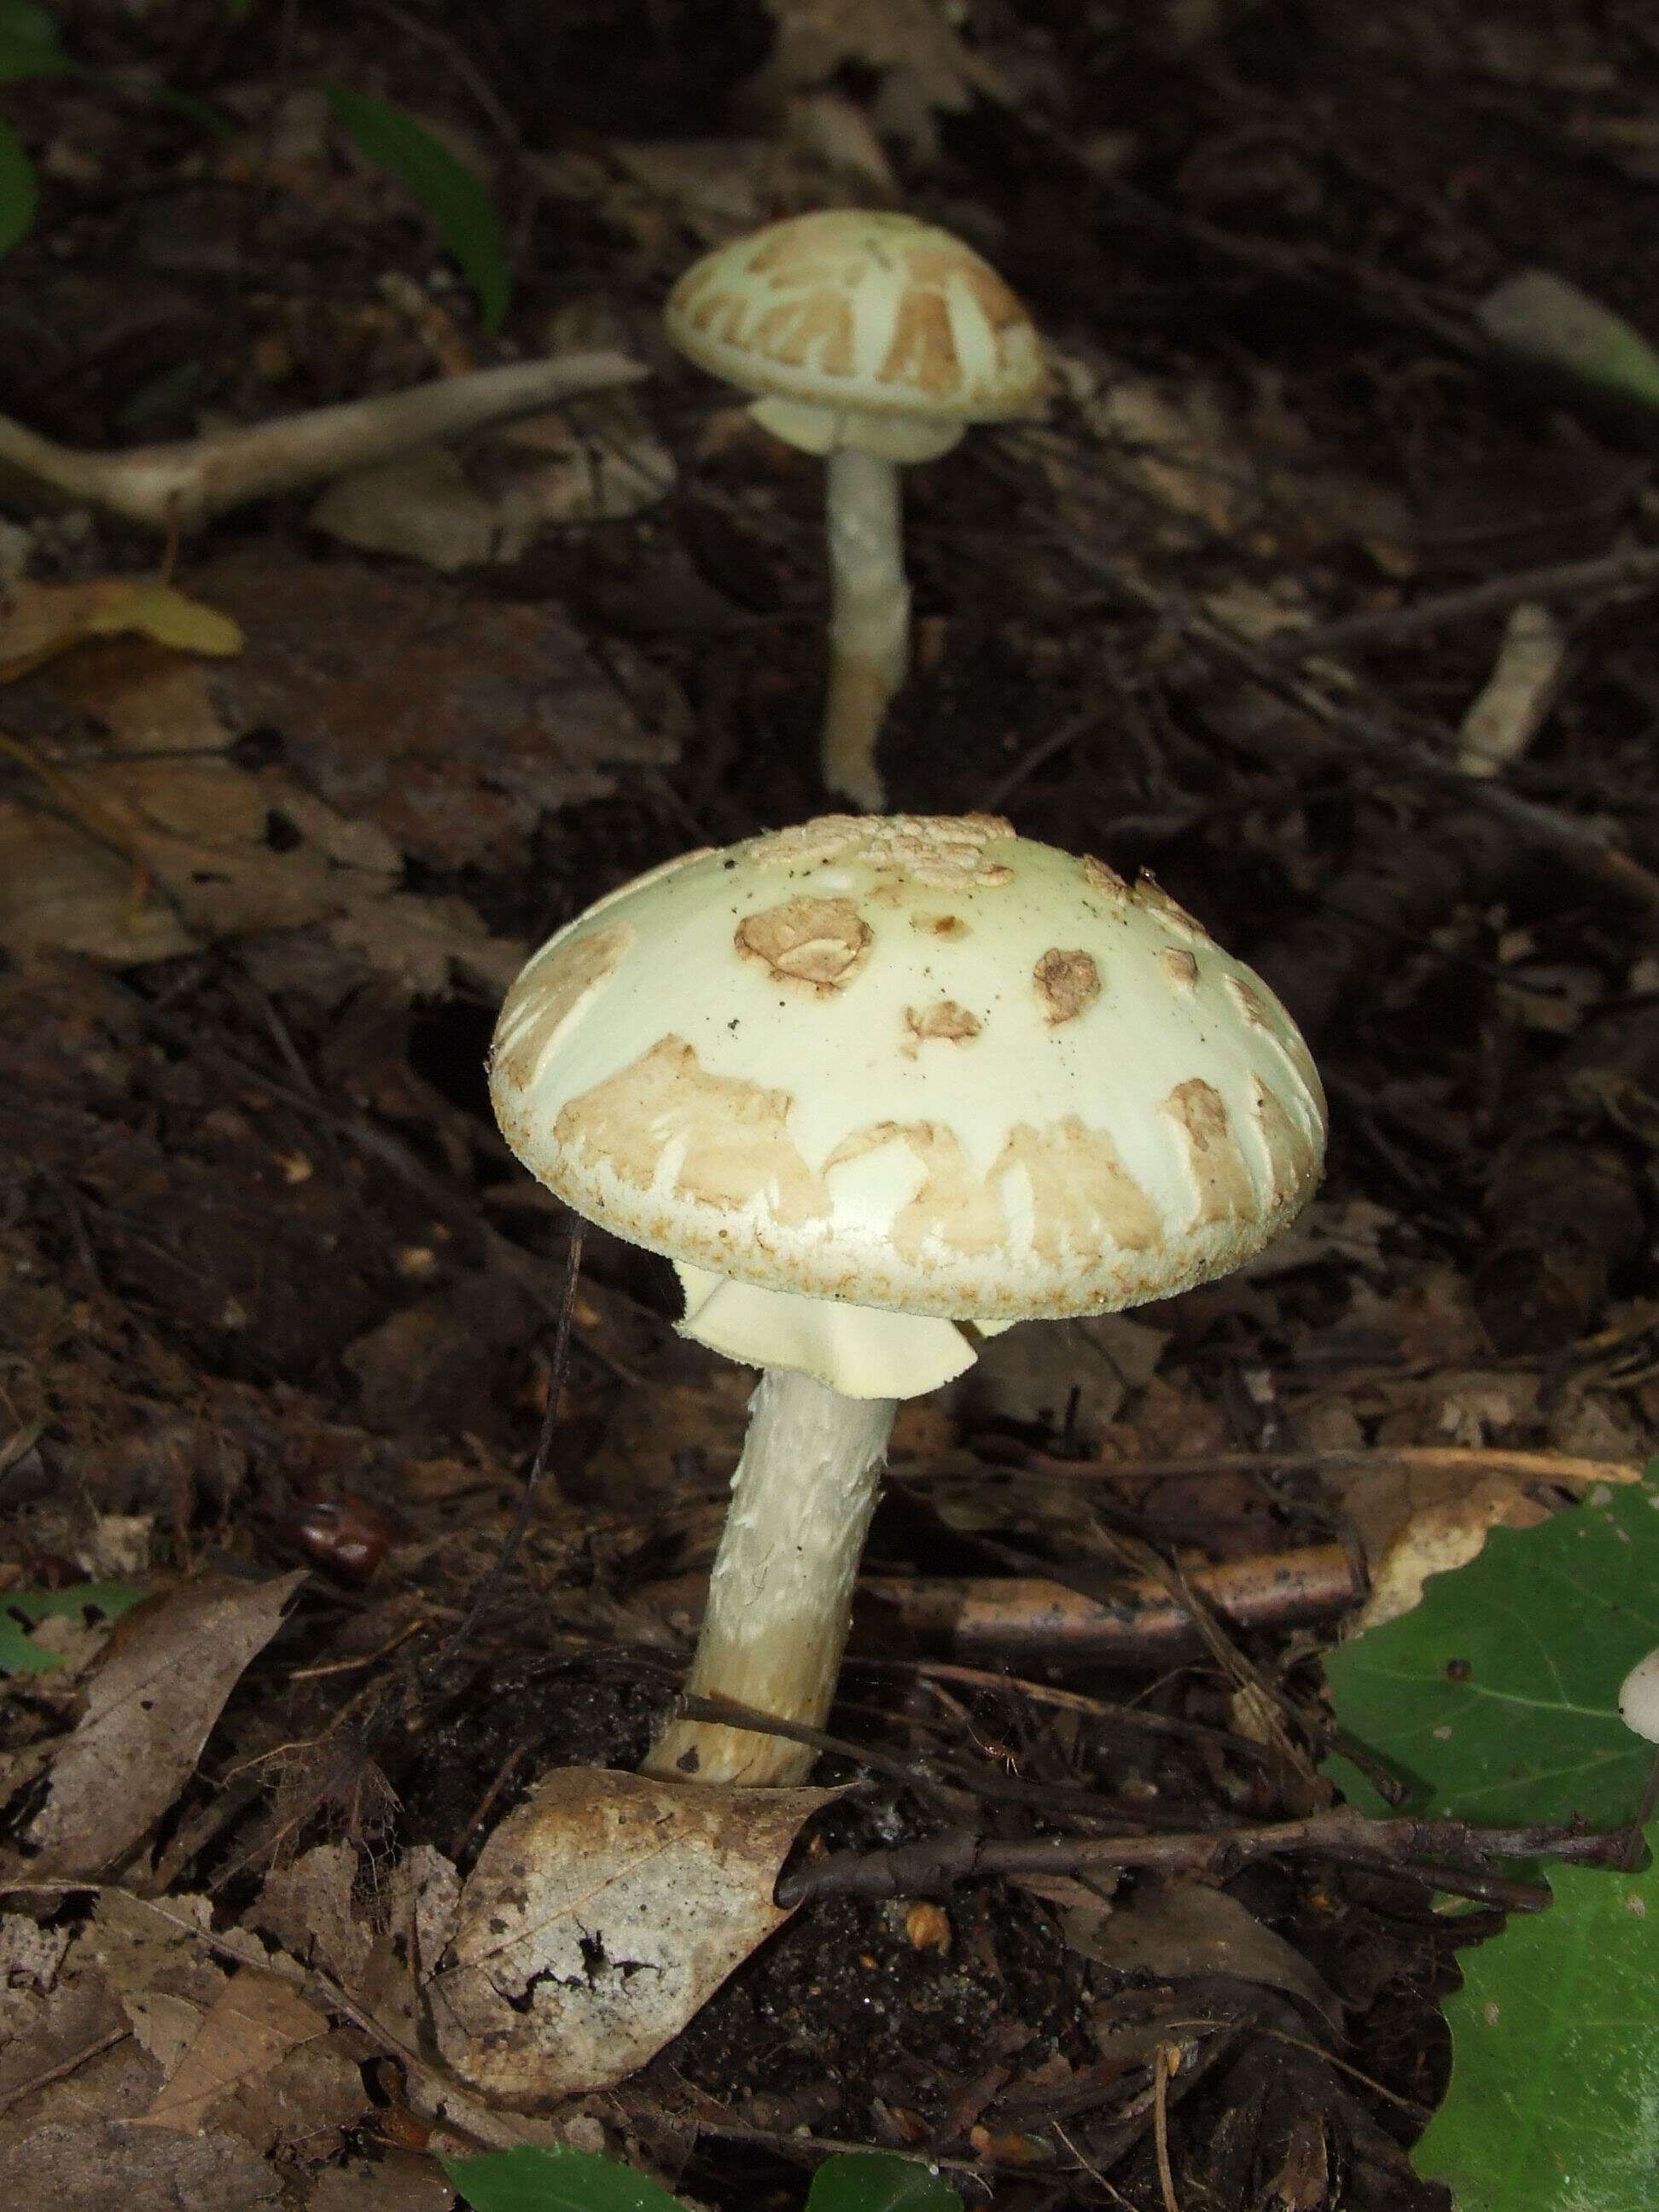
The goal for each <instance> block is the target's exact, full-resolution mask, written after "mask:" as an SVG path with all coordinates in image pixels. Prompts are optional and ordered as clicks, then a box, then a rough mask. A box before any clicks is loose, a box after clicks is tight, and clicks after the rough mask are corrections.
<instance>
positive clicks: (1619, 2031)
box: [1413, 1746, 1659, 2212]
mask: <svg viewBox="0 0 1659 2212" xmlns="http://www.w3.org/2000/svg"><path fill="white" fill-rule="evenodd" d="M1649 1756H1650V1747H1647V1746H1644V1758H1645V1757H1649ZM1550 1881H1551V1887H1552V1888H1553V1891H1554V1893H1555V1902H1554V1904H1553V1905H1551V1907H1550V1909H1549V1910H1548V1911H1547V1912H1540V1913H1526V1914H1516V1915H1514V1916H1512V1917H1511V1918H1510V1921H1509V1923H1508V1925H1507V1926H1506V1927H1505V1928H1504V1931H1503V1933H1502V1934H1501V1935H1498V1936H1493V1937H1492V1940H1491V1941H1490V1942H1486V1943H1482V1944H1480V1946H1479V1947H1478V1948H1476V1949H1474V1950H1472V1951H1470V1952H1468V1953H1466V1954H1464V1956H1463V1957H1462V1959H1461V1960H1460V1961H1459V1963H1460V1965H1461V1966H1462V1968H1463V1986H1462V1989H1461V1990H1459V1991H1458V1992H1457V1994H1456V1996H1454V1997H1452V1998H1450V1999H1449V2002H1448V2003H1447V2005H1446V2020H1447V2023H1448V2025H1449V2027H1450V2029H1451V2032H1452V2074H1451V2086H1450V2087H1449V2089H1448V2091H1447V2092H1446V2100H1445V2102H1444V2103H1443V2105H1442V2106H1441V2107H1440V2110H1439V2111H1438V2112H1437V2113H1436V2114H1435V2116H1434V2118H1433V2119H1432V2120H1431V2122H1430V2123H1429V2126H1428V2131H1427V2133H1426V2134H1425V2136H1424V2137H1423V2139H1422V2141H1421V2142H1419V2144H1418V2146H1417V2148H1416V2150H1415V2151H1414V2152H1413V2159H1414V2161H1415V2163H1416V2166H1417V2168H1418V2171H1419V2172H1420V2173H1422V2174H1424V2175H1425V2176H1426V2177H1427V2179H1430V2180H1431V2181H1443V2182H1446V2183H1448V2184H1449V2185H1450V2187H1451V2191H1452V2194H1453V2197H1454V2199H1455V2203H1456V2205H1457V2207H1458V2212H1586V2208H1595V2212H1603V2208H1605V2212H1638V2208H1639V2207H1642V2206H1649V2207H1651V2206H1654V2205H1659V2033H1656V2032H1655V1998H1656V1995H1659V1874H1656V1871H1655V1869H1654V1868H1653V1867H1652V1866H1651V1865H1650V1866H1649V1867H1648V1869H1646V1870H1645V1872H1644V1873H1641V1874H1630V1875H1626V1874H1612V1873H1608V1872H1605V1871H1601V1870H1595V1869H1590V1868H1588V1867H1563V1868H1559V1869H1557V1870H1555V1871H1554V1872H1553V1874H1552V1875H1551V1877H1550Z"/></svg>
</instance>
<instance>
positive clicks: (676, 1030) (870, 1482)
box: [490, 815, 1325, 1784]
mask: <svg viewBox="0 0 1659 2212" xmlns="http://www.w3.org/2000/svg"><path fill="white" fill-rule="evenodd" d="M490 1088H491V1093H492V1096H493V1098H494V1101H495V1112H496V1115H497V1118H498V1119H499V1121H500V1122H501V1129H502V1132H503V1133H504V1135H505V1136H506V1138H507V1142H508V1144H509V1145H511V1146H512V1147H513V1151H514V1152H516V1153H517V1154H518V1157H519V1158H520V1160H521V1161H522V1162H523V1163H524V1164H525V1165H526V1167H527V1168H528V1169H529V1170H530V1171H531V1172H532V1175H534V1176H537V1177H538V1179H539V1180H540V1181H541V1182H544V1183H545V1184H546V1185H547V1186H548V1187H549V1188H550V1189H552V1190H554V1191H556V1193H557V1194H559V1196H560V1197H561V1198H562V1199H563V1200H565V1201H566V1202H567V1203H568V1205H570V1206H573V1207H574V1209H575V1211H576V1212H578V1213H580V1214H583V1215H585V1216H586V1217H587V1218H588V1219H590V1220H592V1221H597V1222H599V1223H601V1224H603V1225H604V1226H605V1228H607V1229H609V1230H611V1231H613V1232H614V1233H615V1234H616V1235H617V1236H619V1237H626V1238H628V1239H629V1240H631V1241H632V1242H633V1243H637V1244H642V1245H644V1246H646V1247H647V1249H650V1250H652V1251H654V1252H660V1253H664V1254H665V1255H667V1256H668V1257H669V1258H670V1259H671V1260H672V1261H674V1262H675V1264H676V1267H677V1268H678V1273H679V1275H680V1279H681V1283H682V1285H683V1286H684V1292H685V1316H684V1320H683V1321H682V1322H681V1324H680V1326H681V1328H682V1330H683V1331H684V1334H687V1335H688V1336H691V1337H695V1338H696V1340H698V1341H699V1342H701V1343H703V1344H706V1345H709V1346H712V1347H713V1348H714V1349H715V1350H716V1351H718V1352H723V1353H725V1354H726V1356H727V1357H728V1358H732V1359H737V1360H740V1361H743V1362H744V1363H746V1364H750V1365H752V1366H756V1367H758V1368H759V1369H761V1370H762V1373H761V1378H760V1383H759V1387H758V1388H757V1391H756V1394H755V1397H754V1401H753V1407H752V1413H753V1418H752V1420H751V1423H750V1431H749V1436H748V1440H747V1442H746V1443H745V1445H744V1452H743V1457H742V1460H741V1462H740V1463H739V1465H738V1470H737V1474H736V1475H735V1477H734V1478H733V1483H732V1504H731V1510H730V1512H729V1514H728V1516H727V1519H726V1532H725V1534H724V1536H723V1537H722V1539H721V1541H720V1552H719V1556H718V1557H717V1559H716V1560H715V1562H714V1571H713V1574H712V1576H711V1578H710V1583H709V1593H708V1609H707V1612H706V1614H705V1618H704V1621H703V1626H702V1638H701V1641H700V1643H699V1645H698V1649H697V1655H696V1662H695V1665H694V1668H693V1671H692V1674H691V1677H690V1684H689V1687H690V1689H691V1690H692V1691H693V1692H697V1693H699V1694H702V1695H715V1696H720V1697H723V1698H727V1699H735V1700H736V1701H737V1702H738V1703H739V1704H742V1705H748V1706H750V1707H752V1708H755V1709H757V1710H758V1711H763V1712H765V1713H767V1714H769V1715H771V1716H774V1717H778V1718H781V1719H784V1720H787V1721H793V1722H797V1723H804V1724H805V1725H806V1726H808V1727H817V1726H820V1725H821V1724H822V1723H823V1719H824V1717H825V1716H826V1715H827V1713H828V1711H829V1705H830V1700H831V1699H832V1698H833V1696H834V1693H835V1686H836V1674H837V1672H838V1670H839V1668H840V1664H841V1657H842V1650H843V1647H844V1645H845V1643H846V1638H847V1633H848V1620H849V1618H850V1612H851V1606H852V1595H853V1587H854V1580H855V1577H856V1575H857V1571H858V1562H859V1555H860V1551H861V1550H862V1548H863V1545H864V1538H865V1533H866V1529H867V1528H868V1526H869V1521H870V1516H871V1514H872V1511H873V1510H874V1507H875V1502H876V1495H877V1492H878V1487H879V1484H880V1478H881V1470H882V1466H883V1462H884V1455H885V1451H886V1445H887V1437H888V1433H889V1431H890V1427H891V1425H892V1420H893V1415H894V1413H895V1410H896V1402H897V1401H898V1400H899V1399H901V1398H907V1397H912V1396H915V1395H920V1394H921V1393H922V1392H925V1391H928V1390H932V1389H936V1388H937V1387H938V1386H939V1384H940V1383H945V1382H946V1381H948V1380H949V1379H950V1377H951V1376H953V1375H957V1374H960V1373H961V1372H962V1371H963V1369H964V1368H966V1367H968V1366H969V1364H971V1363H972V1361H973V1359H974V1358H975V1345H976V1343H977V1341H978V1340H979V1338H980V1337H981V1336H983V1335H984V1334H987V1333H989V1332H992V1331H994V1330H996V1329H1000V1328H1006V1327H1007V1326H1008V1325H1009V1324H1010V1323H1011V1322H1017V1321H1024V1320H1029V1319H1032V1318H1035V1317H1040V1316H1060V1315H1066V1314H1085V1313H1102V1312H1108V1311H1111V1310H1115V1309H1117V1308H1119V1307H1122V1306H1128V1305H1134V1304H1138V1303H1139V1302H1140V1301H1141V1300H1143V1299H1146V1298H1156V1297H1167V1296H1168V1295H1169V1294H1170V1292H1172V1291H1180V1290H1185V1289H1187V1288H1188V1286H1190V1285H1193V1284H1194V1283H1200V1282H1203V1281H1205V1280H1206V1279H1208V1278H1210V1277H1211V1276H1214V1275H1220V1274H1225V1273H1227V1271H1228V1270H1229V1269H1231V1268H1232V1267H1237V1266H1238V1264H1239V1263H1240V1261H1243V1260H1244V1259H1246V1258H1248V1257H1249V1255H1250V1254H1251V1253H1253V1252H1255V1251H1256V1250H1257V1249H1259V1248H1260V1247H1261V1245H1263V1244H1265V1243H1267V1240H1268V1239H1269V1238H1270V1237H1273V1236H1274V1235H1275V1234H1276V1233H1277V1232H1278V1231H1279V1230H1280V1229H1282V1228H1283V1227H1284V1226H1285V1224H1286V1223H1287V1222H1289V1221H1290V1220H1291V1219H1292V1218H1294V1216H1295V1215H1296V1214H1297V1212H1299V1211H1300V1209H1301V1207H1302V1206H1304V1204H1305V1203H1306V1201H1307V1200H1308V1198H1309V1197H1310V1194H1311V1193H1312V1191H1313V1189H1314V1187H1315V1184H1316V1182H1317V1181H1318V1176H1319V1170H1320V1164H1321V1161H1322V1157H1323V1152H1324V1139H1325V1107H1324V1099H1323V1097H1322V1092H1321V1090H1320V1085H1319V1079H1318V1076H1317V1075H1316V1073H1315V1070H1314V1066H1313V1062H1312V1060H1311V1059H1310V1057H1309V1054H1308V1050H1307V1048H1306V1046H1305V1045H1304V1043H1303V1041H1302V1039H1301V1036H1299V1035H1298V1033H1297V1029H1296V1027H1295V1024H1293V1023H1292V1022H1291V1018H1290V1017H1289V1016H1288V1015H1287V1014H1286V1013H1285V1010H1284V1008H1283V1007H1282V1006H1280V1005H1279V1002H1278V1000H1276V999H1275V998H1274V997H1273V994H1272V992H1271V991H1269V989H1268V988H1267V985H1266V984H1265V983H1263V982H1262V981H1261V980H1260V978H1259V977H1258V976H1256V975H1254V974H1253V973H1252V972H1251V970H1250V969H1249V968H1247V967H1245V966H1244V964H1243V963H1242V962H1241V961H1238V960H1235V959H1233V958H1232V957H1231V956H1230V955H1229V954H1227V953H1225V952H1224V951H1222V950H1221V948H1220V946H1219V945H1216V944H1215V943H1214V942H1213V941H1212V939H1211V938H1210V937H1209V936H1208V935H1207V934H1206V932H1205V931H1204V929H1203V928H1202V927H1200V924H1199V923H1198V922H1196V921H1194V920H1193V918H1192V916H1191V915H1188V914H1186V913H1184V912H1183V911H1182V908H1180V907H1179V906H1177V905H1176V902H1174V900H1172V899H1170V897H1168V896H1166V895H1165V894H1164V892H1163V891H1161V890H1159V889H1158V886H1157V884H1154V883H1153V882H1152V880H1151V878H1142V880H1141V881H1140V882H1139V884H1135V885H1133V886H1131V885H1130V884H1127V883H1125V882H1124V881H1123V880H1122V879H1121V878H1120V877H1118V876H1117V875H1115V873H1114V872H1113V871H1112V870H1111V869H1110V868H1109V867H1107V866H1104V865H1103V863H1101V862H1100V861H1098V860H1080V859H1077V858H1075V857H1073V855H1072V854H1068V853H1062V852H1058V851H1056V850H1055V849H1054V848H1053V847H1051V846H1048V845H1040V844H1036V843H1034V842H1030V840H1028V839H1025V838H1022V837H1017V836H1015V835H1014V833H1013V830H1012V829H1011V827H1010V826H1009V824H1008V823H1006V822H1002V821H1000V820H997V819H995V818H994V817H990V816H986V815H967V816H961V817H933V816H906V815H897V816H890V817H860V816H854V815H836V816H829V817H825V818H823V819H822V820H819V821H816V822H809V823H805V824H804V825H803V826H801V827H799V828H797V829H784V830H780V831H776V832H775V833H773V834H771V835H769V836H761V837H755V838H751V839H750V840H749V841H748V842H746V843H744V844H741V845H734V846H732V848H730V849H729V850H727V851H725V852H705V853H696V854H690V855H688V857H687V858H686V859H684V860H679V861H676V862H673V863H671V865H670V866H667V867H665V868H660V869H659V870H657V871H656V872H654V873H653V874H652V875H649V876H647V877H644V878H641V880H640V881H639V882H638V883H636V884H630V885H629V886H628V887H626V888H625V889H624V890H621V891H618V892H617V893H616V894H614V895H613V896H611V898H609V899H606V900H603V901H601V902H600V903H599V905H598V906H597V907H594V908H592V909H591V910H590V911H589V912H588V913H586V914H585V915H581V916H580V917H579V918H578V919H577V920H576V921H574V922H572V923H571V924H570V926H569V927H568V928H566V929H564V930H562V931H561V932H560V933H559V934H558V936H556V937H555V938H554V939H552V940H551V942H550V944H548V945H544V947H543V949H542V950H541V951H539V952H538V953H537V955H536V956H535V957H534V958H533V959H532V961H531V963H530V964H529V965H528V967H526V969H525V970H524V972H523V974H522V975H520V977H519V980H518V981H517V982H516V983H514V985H513V988H512V990H511V991H510V992H509V993H508V994H507V1002H506V1004H505V1006H503V1008H502V1010H501V1019H500V1022H499V1024H498V1025H497V1028H496V1032H495V1046H494V1049H493V1052H492V1054H491V1067H490ZM810 1765H811V1752H810V1751H808V1750H805V1749H803V1748H802V1747H801V1746H799V1745H798V1744H795V1743H792V1742H789V1741H786V1740H784V1739H782V1738H780V1737H774V1736H767V1735H761V1734H758V1733H757V1732H756V1731H754V1730H752V1729H740V1728H732V1727H726V1726H719V1725H711V1724H709V1723H701V1722H696V1721H690V1720H679V1721H675V1722H673V1723H671V1724H670V1725H669V1726H668V1728H667V1729H665V1732H664V1733H663V1735H662V1736H661V1738H660V1739H659V1741H658V1743H657V1745H656V1746H655V1747H654V1749H653V1752H652V1754H651V1758H650V1761H649V1766H648V1771H650V1772H652V1773H654V1774H658V1775H665V1776H678V1777H683V1778H689V1779H692V1780H696V1781H702V1782H742V1783H747V1784H781V1783H793V1782H797V1781H799V1780H802V1779H803V1778H805V1773H806V1771H807V1769H808V1768H809V1767H810Z"/></svg>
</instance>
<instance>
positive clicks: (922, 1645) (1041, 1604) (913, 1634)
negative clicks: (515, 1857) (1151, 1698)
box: [640, 1544, 1364, 1664]
mask: <svg viewBox="0 0 1659 2212" xmlns="http://www.w3.org/2000/svg"><path fill="white" fill-rule="evenodd" d="M1188 1580H1189V1582H1190V1583H1191V1584H1192V1586H1193V1589H1194V1591H1196V1592H1197V1594H1198V1595H1200V1597H1201V1598H1202V1599H1203V1600H1204V1601H1206V1603H1207V1604H1208V1605H1210V1606H1211V1607H1213V1608H1214V1609H1215V1611H1216V1612H1217V1613H1219V1614H1220V1616H1221V1618H1222V1619H1223V1620H1224V1621H1225V1623H1226V1625H1227V1626H1229V1627H1232V1628H1239V1629H1246V1628H1263V1627H1279V1628H1288V1627H1300V1626H1305V1625H1306V1624H1307V1623H1309V1622H1310V1621H1315V1620H1330V1619H1332V1618H1333V1617H1334V1615H1335V1614H1337V1613H1342V1612H1344V1611H1346V1608H1347V1607H1350V1606H1353V1605H1358V1603H1359V1602H1360V1601H1361V1600H1362V1598H1363V1597H1364V1588H1363V1585H1362V1583H1361V1581H1360V1578H1359V1573H1358V1569H1357V1568H1356V1565H1355V1564H1354V1562H1353V1560H1352V1559H1351V1558H1350V1557H1349V1555H1348V1553H1346V1551H1345V1550H1344V1549H1343V1547H1341V1546H1340V1544H1315V1545H1310V1546H1307V1547H1304V1548H1302V1549H1300V1550H1297V1551H1289V1552H1273V1553H1267V1554H1265V1555H1264V1556H1263V1557H1261V1558H1260V1559H1240V1560H1231V1561H1229V1562H1228V1563H1227V1564H1225V1565H1222V1566H1213V1567H1198V1568H1194V1571H1192V1573H1191V1574H1190V1575H1189V1577H1188ZM707 1587H708V1577H707V1576H704V1575H685V1576H683V1577H678V1578H677V1579H676V1580H675V1581H673V1582H672V1583H657V1584H655V1585H654V1586H653V1588H651V1589H647V1590H643V1591H641V1594H640V1595H641V1598H642V1599H643V1600H644V1601H646V1602H647V1603H649V1604H653V1605H654V1606H656V1607H659V1609H660V1610H662V1611H663V1612H665V1613H667V1615H668V1616H669V1617H670V1619H671V1620H673V1621H674V1622H675V1623H676V1625H677V1626H683V1627H684V1628H685V1629H686V1630H687V1631H688V1632H690V1630H692V1629H695V1627H696V1622H697V1620H698V1618H699V1617H700V1614H701V1612H702V1598H703V1593H704V1591H705V1590H706V1589H707ZM1202 1648H1203V1644H1202V1639H1201V1638H1200V1635H1199V1633H1198V1632H1197V1630H1196V1628H1195V1627H1194V1624H1193V1619H1192V1615H1191V1613H1189V1612H1188V1610H1187V1608H1186V1607H1183V1606H1182V1605H1181V1604H1179V1603H1178V1602H1177V1601H1176V1599H1174V1598H1173V1597H1171V1596H1170V1594H1169V1593H1168V1592H1167V1591H1166V1590H1164V1589H1163V1588H1162V1587H1161V1586H1160V1585H1159V1584H1158V1583H1156V1582H1153V1581H1152V1580H1151V1579H1150V1578H1149V1577H1136V1578H1134V1579H1133V1580H1127V1579H1126V1580H1125V1583H1124V1584H1123V1590H1122V1595H1121V1596H1120V1597H1116V1598H1113V1599H1109V1600H1107V1599H1099V1598H1091V1597H1086V1596H1085V1595H1083V1594H1082V1593H1081V1592H1080V1591H1078V1590H1074V1589H1066V1588H1065V1587H1064V1586H1063V1585H1062V1584H1061V1583H1054V1582H1049V1581H1047V1580H1046V1579H1044V1578H1043V1577H1039V1576H1035V1575H1006V1576H1004V1575H935V1576H927V1577H915V1578H914V1579H912V1578H911V1577H906V1576H897V1575H865V1576H862V1577H860V1581H859V1585H858V1591H857V1595H855V1597H854V1601H853V1636H852V1642H851V1644H850V1645H849V1646H848V1649H849V1650H852V1651H853V1652H854V1653H857V1652H860V1651H866V1652H871V1653H878V1654H880V1655H882V1656H886V1657H891V1656H893V1655H894V1654H895V1653H896V1652H899V1651H906V1652H914V1651H917V1650H931V1651H939V1652H950V1653H952V1654H954V1655H955V1656H957V1657H958V1658H963V1659H969V1660H972V1659H990V1658H1000V1659H1024V1660H1030V1661H1032V1662H1037V1661H1040V1660H1042V1659H1045V1658H1047V1659H1050V1660H1053V1661H1054V1662H1055V1663H1056V1664H1058V1663H1060V1662H1062V1661H1064V1662H1066V1663H1068V1664H1075V1663H1077V1662H1079V1661H1083V1660H1087V1661H1090V1662H1102V1661H1112V1662H1118V1661H1128V1660H1145V1659H1164V1658H1167V1657H1170V1656H1181V1655H1182V1654H1189V1653H1191V1652H1194V1651H1198V1650H1202Z"/></svg>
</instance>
